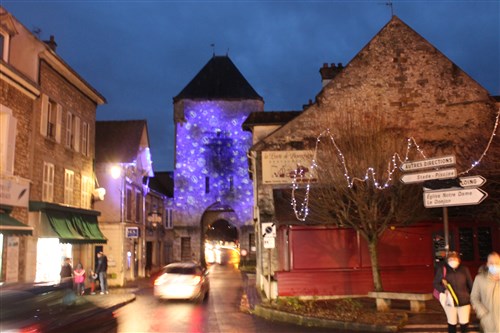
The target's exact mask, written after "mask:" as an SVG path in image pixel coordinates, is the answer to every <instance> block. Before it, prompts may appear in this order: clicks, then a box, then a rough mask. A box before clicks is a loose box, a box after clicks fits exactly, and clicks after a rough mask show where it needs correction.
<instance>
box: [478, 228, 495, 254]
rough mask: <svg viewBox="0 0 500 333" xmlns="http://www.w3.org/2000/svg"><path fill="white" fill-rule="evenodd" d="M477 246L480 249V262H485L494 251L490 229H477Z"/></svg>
mask: <svg viewBox="0 0 500 333" xmlns="http://www.w3.org/2000/svg"><path fill="white" fill-rule="evenodd" d="M477 245H478V247H479V260H481V261H482V262H485V261H486V260H487V259H488V255H489V254H490V253H491V251H493V241H492V237H491V228H490V227H479V228H477Z"/></svg>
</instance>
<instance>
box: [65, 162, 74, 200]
mask: <svg viewBox="0 0 500 333" xmlns="http://www.w3.org/2000/svg"><path fill="white" fill-rule="evenodd" d="M74 185H75V172H74V171H72V170H68V169H64V204H65V205H70V206H72V205H73V192H74Z"/></svg>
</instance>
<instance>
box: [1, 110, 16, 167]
mask: <svg viewBox="0 0 500 333" xmlns="http://www.w3.org/2000/svg"><path fill="white" fill-rule="evenodd" d="M16 127H17V119H16V118H15V117H13V115H12V110H11V109H9V108H8V107H6V106H4V105H2V104H0V174H7V175H12V174H13V173H14V155H15V147H16V144H15V142H16Z"/></svg>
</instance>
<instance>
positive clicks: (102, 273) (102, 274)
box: [95, 251, 109, 295]
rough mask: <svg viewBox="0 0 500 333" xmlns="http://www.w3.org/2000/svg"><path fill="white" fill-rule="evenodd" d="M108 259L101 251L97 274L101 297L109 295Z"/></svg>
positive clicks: (98, 255)
mask: <svg viewBox="0 0 500 333" xmlns="http://www.w3.org/2000/svg"><path fill="white" fill-rule="evenodd" d="M107 271H108V258H107V257H106V255H105V254H104V253H103V252H102V251H101V252H99V253H98V254H97V265H96V269H95V272H96V274H97V275H98V276H99V285H100V286H101V295H103V294H109V291H108V275H107Z"/></svg>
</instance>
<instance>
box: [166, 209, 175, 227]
mask: <svg viewBox="0 0 500 333" xmlns="http://www.w3.org/2000/svg"><path fill="white" fill-rule="evenodd" d="M165 215H166V216H165V228H167V229H172V228H173V222H172V209H171V208H167V209H165Z"/></svg>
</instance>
